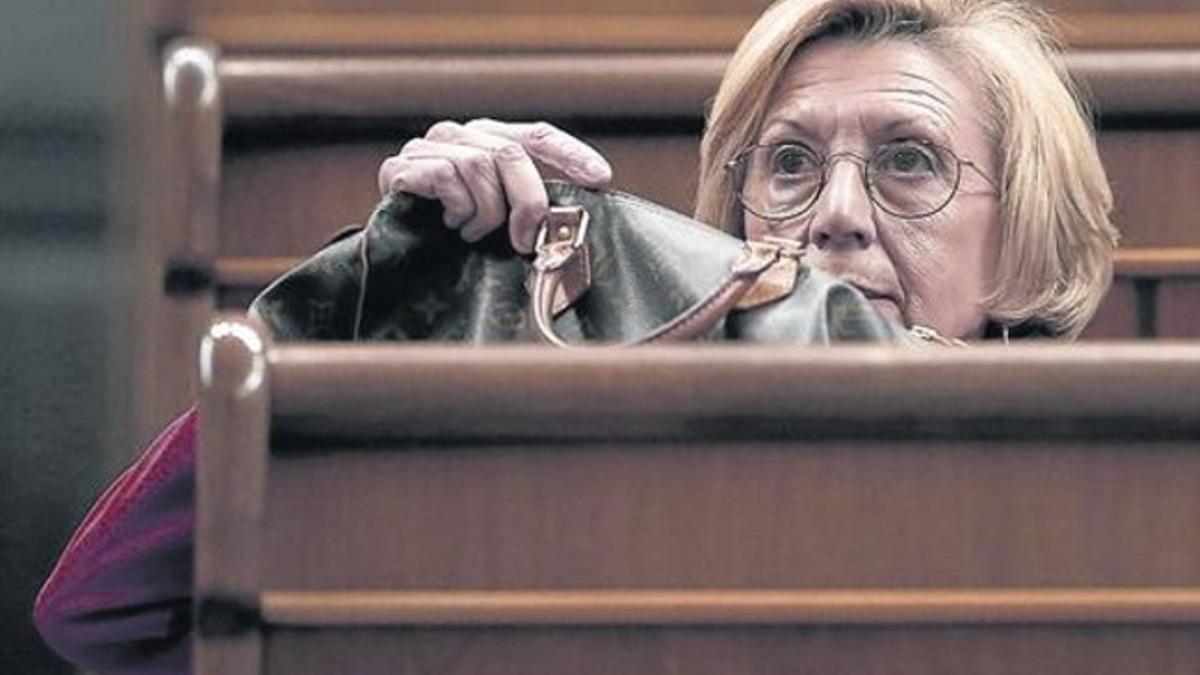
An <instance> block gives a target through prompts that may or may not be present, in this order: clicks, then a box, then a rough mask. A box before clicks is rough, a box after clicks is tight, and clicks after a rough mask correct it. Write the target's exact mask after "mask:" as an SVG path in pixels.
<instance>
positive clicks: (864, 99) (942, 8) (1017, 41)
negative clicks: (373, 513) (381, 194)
mask: <svg viewBox="0 0 1200 675" xmlns="http://www.w3.org/2000/svg"><path fill="white" fill-rule="evenodd" d="M1048 35H1049V32H1048V29H1047V22H1046V19H1045V18H1044V17H1043V16H1042V15H1041V14H1040V13H1039V12H1038V11H1036V10H1035V9H1033V8H1032V7H1031V6H1028V5H1026V4H1024V3H1023V2H1017V1H1016V0H976V1H971V0H857V1H854V0H782V1H781V2H779V3H778V4H776V5H775V6H773V7H772V8H771V9H769V10H768V11H767V12H766V14H764V15H763V17H762V18H761V19H760V20H759V21H758V22H757V23H756V24H755V26H754V27H753V28H752V29H751V30H750V32H749V33H748V34H747V36H746V37H745V39H744V40H743V41H742V44H741V46H740V47H739V48H738V50H737V52H736V54H735V55H734V57H733V59H732V61H731V62H730V65H729V67H728V70H727V72H726V75H725V78H724V80H723V82H722V84H721V88H720V90H719V92H718V94H717V97H716V99H715V101H714V103H713V107H712V111H711V115H710V117H709V122H708V128H707V130H706V132H705V136H704V140H703V143H702V152H701V171H700V185H699V195H700V197H699V200H698V204H697V208H696V213H697V216H698V218H699V219H700V220H703V221H706V222H711V223H716V224H719V225H720V226H722V227H724V228H726V229H727V230H729V231H731V232H734V233H737V234H741V235H745V236H747V237H751V238H755V237H761V236H764V235H767V234H775V235H782V236H788V237H795V238H799V239H801V240H803V241H804V242H806V244H807V248H808V253H807V257H806V260H807V261H808V262H809V264H811V265H814V266H816V267H819V268H822V269H824V270H826V271H828V272H830V273H832V274H834V275H837V276H839V277H842V278H844V279H846V280H848V281H849V282H850V283H852V284H853V285H855V286H857V287H858V288H859V289H860V290H861V291H862V292H863V293H864V294H865V295H866V296H867V297H868V298H869V299H870V300H871V301H872V302H873V303H874V304H875V306H876V307H877V308H878V309H879V310H880V312H882V313H883V314H884V315H886V316H890V317H892V318H893V319H895V320H896V321H900V322H903V323H905V324H906V325H909V326H913V325H924V326H928V327H932V328H933V329H935V330H937V331H938V332H940V333H941V334H943V335H945V336H950V337H955V338H965V339H970V338H980V337H986V336H989V335H995V334H1001V333H1004V334H1007V331H1009V330H1010V329H1012V330H1016V331H1018V332H1020V333H1023V334H1025V333H1028V334H1044V335H1050V336H1055V337H1060V338H1071V337H1074V336H1075V335H1077V334H1078V333H1079V331H1080V330H1081V329H1082V328H1083V326H1084V325H1085V324H1086V322H1087V320H1088V319H1089V318H1090V317H1091V315H1092V313H1093V312H1094V310H1095V308H1096V306H1097V304H1098V303H1099V301H1100V299H1101V297H1102V296H1103V294H1104V292H1105V290H1106V288H1107V285H1108V283H1109V278H1110V275H1111V260H1112V252H1113V249H1114V246H1115V242H1116V238H1117V235H1116V232H1115V230H1114V229H1113V227H1112V225H1111V223H1110V222H1109V220H1108V213H1109V210H1110V207H1111V197H1110V194H1109V191H1108V188H1107V185H1106V182H1105V177H1104V172H1103V169H1102V167H1101V165H1100V162H1099V158H1098V155H1097V152H1096V147H1095V142H1094V139H1093V136H1092V132H1091V129H1090V127H1089V124H1088V118H1087V114H1086V111H1085V110H1084V109H1083V108H1082V106H1081V105H1080V103H1079V102H1078V100H1077V98H1076V96H1075V92H1074V89H1073V87H1072V85H1071V84H1070V82H1069V80H1068V78H1067V76H1066V74H1065V72H1064V69H1063V66H1062V64H1061V61H1060V59H1059V55H1058V50H1057V48H1056V47H1055V46H1054V43H1053V42H1052V40H1051V39H1050V38H1049V37H1048ZM534 160H537V161H541V162H543V163H545V164H548V165H551V166H554V167H556V168H558V169H560V170H561V171H563V172H564V173H565V174H566V175H567V176H568V177H569V178H571V179H573V180H575V181H577V182H580V183H583V184H585V185H590V186H593V187H603V186H604V185H606V184H607V183H608V182H609V180H610V178H611V170H610V169H609V167H608V164H607V163H606V162H605V161H604V159H603V158H602V157H601V156H600V155H598V154H597V153H596V152H595V151H594V150H592V149H591V148H589V147H587V146H586V145H584V144H583V143H582V142H580V141H578V140H576V139H574V138H571V137H570V136H568V135H566V134H564V133H563V132H561V131H558V130H556V129H554V128H553V127H550V126H548V125H545V124H540V123H538V124H504V123H500V122H495V121H488V120H479V121H475V122H471V123H468V124H466V125H459V124H455V123H452V122H443V123H440V124H437V125H435V126H434V127H433V128H431V129H430V130H429V133H428V134H427V135H426V136H425V138H423V139H418V140H415V141H412V142H410V143H408V144H407V145H405V147H404V149H403V150H402V151H401V152H400V154H399V155H397V156H396V157H392V158H390V159H388V160H387V161H385V162H384V164H383V166H382V168H381V170H380V182H381V187H382V188H383V189H384V190H385V191H386V190H405V191H409V192H414V193H417V194H421V195H424V196H427V197H430V198H434V199H438V200H441V201H442V203H443V204H444V205H445V212H446V216H445V217H446V225H447V226H448V227H451V228H455V229H457V230H459V231H460V232H461V234H462V236H463V237H464V238H465V239H467V240H476V239H478V238H480V237H482V236H483V235H484V234H485V233H487V232H488V231H490V230H491V229H494V228H496V227H499V226H501V225H502V224H505V223H507V226H508V228H509V232H510V236H511V238H512V241H513V244H514V246H516V247H517V248H518V249H519V250H523V251H528V250H530V249H531V247H532V238H533V234H534V230H535V229H536V226H537V225H538V223H539V222H540V221H541V219H542V218H543V217H544V215H545V213H546V208H547V204H546V193H545V191H544V189H543V187H542V183H541V178H540V176H539V174H538V170H537V168H536V166H535V164H534ZM195 425H196V417H195V413H194V411H193V412H190V413H188V414H187V415H185V416H184V417H183V418H181V419H180V420H178V421H177V422H176V423H175V424H174V425H173V426H172V427H170V428H169V429H167V431H166V432H164V434H163V436H162V437H160V438H159V440H158V441H156V443H155V444H154V446H152V447H151V448H150V450H148V451H147V453H146V454H145V455H143V456H142V458H141V459H139V461H138V462H137V463H136V464H135V465H134V466H133V467H132V468H131V469H130V470H129V471H128V472H126V473H125V474H124V475H123V476H122V477H121V478H120V479H118V481H117V482H116V484H115V485H114V486H112V487H111V488H110V489H109V491H108V492H106V494H105V495H104V497H102V498H101V500H100V501H99V503H98V504H97V505H96V506H95V507H94V508H93V510H92V512H91V513H90V514H89V515H88V517H87V518H86V520H85V521H84V523H83V525H81V526H80V528H79V531H78V532H77V533H76V534H75V536H74V537H73V538H72V540H71V542H70V543H69V544H68V546H67V549H66V551H65V552H64V553H63V556H62V559H61V560H60V561H59V563H58V566H57V567H56V569H55V571H54V573H53V574H52V576H51V578H50V579H49V580H48V581H47V583H46V585H45V587H44V588H43V590H42V594H41V596H40V597H39V600H38V605H37V609H36V618H37V622H38V626H39V628H40V629H41V630H42V633H43V635H44V636H45V637H46V639H47V641H48V642H50V643H51V644H52V645H53V646H55V647H56V648H57V649H59V650H60V651H61V652H62V653H63V654H65V655H66V656H68V657H69V658H71V659H72V660H75V661H76V662H78V663H79V664H80V665H83V666H86V667H88V668H90V669H94V670H96V671H99V672H102V673H106V672H107V673H167V672H186V670H187V663H188V649H189V645H188V640H187V637H188V635H189V634H190V629H191V626H190V616H191V614H190V600H189V597H188V596H189V589H190V581H191V533H192V507H191V504H192V499H193V487H192V470H193V465H194V437H195Z"/></svg>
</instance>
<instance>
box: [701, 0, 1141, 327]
mask: <svg viewBox="0 0 1200 675" xmlns="http://www.w3.org/2000/svg"><path fill="white" fill-rule="evenodd" d="M822 38H849V39H860V40H878V39H886V38H900V39H904V40H908V41H911V42H914V43H916V44H919V45H922V46H926V47H928V48H929V49H931V50H932V51H933V52H934V53H937V54H940V55H942V56H944V57H949V58H948V61H949V62H950V63H962V64H966V66H967V67H962V68H958V69H957V70H959V72H968V73H973V74H974V75H973V77H974V78H975V79H974V83H975V84H977V85H978V86H979V87H980V88H981V93H982V94H983V97H984V100H985V101H986V106H987V110H986V117H985V119H984V120H982V121H983V123H984V127H985V129H986V130H987V131H988V132H989V134H990V135H991V136H992V138H994V139H995V142H996V145H997V148H998V158H999V161H1000V171H999V178H1000V183H1001V197H1000V209H1001V228H1002V229H1001V244H1000V251H999V252H998V261H997V267H996V277H995V279H993V280H992V283H993V285H992V290H991V292H990V293H989V295H988V297H986V298H985V300H984V307H983V309H984V311H985V312H986V313H987V315H988V316H989V317H990V318H991V320H992V322H994V323H997V324H1000V325H1003V326H1019V327H1024V328H1027V329H1029V330H1032V331H1034V332H1039V333H1044V334H1050V335H1054V336H1057V337H1062V338H1068V339H1069V338H1073V337H1075V336H1076V335H1078V334H1079V332H1080V331H1081V330H1083V327H1084V326H1085V325H1086V324H1087V322H1088V321H1089V320H1090V319H1091V317H1092V315H1093V314H1094V313H1095V311H1096V307H1097V306H1098V305H1099V304H1100V300H1101V299H1102V298H1103V297H1104V294H1105V293H1106V292H1107V290H1108V287H1109V284H1110V283H1111V280H1112V258H1113V251H1114V249H1115V248H1116V243H1117V239H1118V234H1117V230H1116V228H1115V227H1114V226H1113V225H1112V223H1111V221H1110V220H1109V214H1110V212H1111V210H1112V194H1111V192H1110V191H1109V187H1108V180H1107V178H1106V177H1105V173H1104V167H1103V165H1102V164H1101V162H1100V157H1099V154H1098V151H1097V149H1096V141H1095V135H1094V132H1093V129H1092V124H1091V113H1090V110H1089V109H1088V107H1087V104H1086V103H1085V102H1084V101H1083V97H1082V96H1081V95H1080V92H1079V90H1078V89H1077V88H1076V85H1075V84H1074V83H1073V82H1072V80H1071V77H1070V75H1069V74H1068V73H1067V72H1066V67H1065V65H1064V64H1063V61H1062V58H1061V52H1062V47H1061V46H1060V44H1059V42H1058V41H1057V38H1056V37H1055V31H1054V29H1053V26H1052V24H1051V21H1050V19H1049V17H1048V15H1046V14H1045V13H1044V12H1042V11H1041V10H1039V9H1037V8H1036V7H1034V6H1033V5H1031V4H1029V3H1027V2H1025V1H1023V0H780V1H779V2H776V3H775V4H774V5H772V6H771V7H770V8H769V9H768V10H767V11H766V13H764V14H763V16H762V17H761V18H760V19H759V20H758V22H757V23H755V25H754V26H753V27H752V28H751V29H750V31H749V33H747V34H746V36H745V38H743V40H742V42H741V44H740V45H739V46H738V48H737V51H736V52H735V53H734V55H733V58H732V60H731V61H730V62H729V65H728V66H727V68H726V71H725V77H724V79H723V80H722V82H721V87H720V89H719V90H718V91H717V95H716V98H715V99H714V101H713V103H712V108H711V110H710V112H709V116H708V123H707V126H706V129H705V134H704V138H703V140H702V142H701V150H700V181H699V189H698V194H697V200H696V218H697V219H698V220H701V221H704V222H709V223H714V224H717V225H719V226H721V227H722V228H723V229H726V230H728V231H731V232H733V233H735V234H739V235H740V234H741V230H742V209H741V206H740V205H739V203H738V201H737V197H736V195H735V194H734V188H733V186H732V184H731V183H730V181H729V178H728V176H727V175H726V174H727V172H726V170H725V164H726V163H727V162H728V161H729V160H731V159H732V158H733V157H734V155H736V154H737V152H738V151H740V150H741V149H743V148H744V147H746V146H747V145H750V144H751V143H753V142H754V140H755V139H756V138H757V136H758V134H759V132H760V129H761V126H762V122H763V117H764V115H765V114H766V108H767V104H768V101H769V99H770V97H771V94H772V91H773V88H774V86H775V83H776V82H777V81H778V80H779V79H780V77H781V76H782V74H783V71H784V69H785V68H786V67H787V65H788V63H789V61H790V60H791V59H792V57H793V56H794V55H795V54H796V52H797V51H798V50H801V49H803V48H804V47H805V46H807V45H809V44H811V43H812V42H814V41H816V40H819V39H822Z"/></svg>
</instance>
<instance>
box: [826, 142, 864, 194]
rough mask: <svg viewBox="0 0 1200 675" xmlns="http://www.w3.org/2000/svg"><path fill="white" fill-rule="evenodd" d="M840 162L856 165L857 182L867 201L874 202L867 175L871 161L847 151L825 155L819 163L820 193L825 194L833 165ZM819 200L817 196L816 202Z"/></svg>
mask: <svg viewBox="0 0 1200 675" xmlns="http://www.w3.org/2000/svg"><path fill="white" fill-rule="evenodd" d="M842 160H845V161H848V162H850V163H851V164H856V165H858V179H859V182H860V183H861V184H862V188H863V190H864V191H865V192H866V193H867V198H868V199H869V200H871V201H872V202H873V201H875V195H874V194H872V193H871V183H870V177H869V176H868V175H867V174H868V173H869V167H870V165H871V159H870V158H869V157H865V156H863V155H861V154H859V153H857V152H851V151H849V150H846V151H843V152H835V153H833V154H830V155H827V156H826V157H825V158H824V159H823V160H822V162H821V190H820V191H821V192H822V193H824V192H826V188H827V187H829V183H830V182H831V179H832V178H833V170H834V168H835V165H836V164H837V163H838V162H840V161H842ZM819 199H820V196H818V200H819Z"/></svg>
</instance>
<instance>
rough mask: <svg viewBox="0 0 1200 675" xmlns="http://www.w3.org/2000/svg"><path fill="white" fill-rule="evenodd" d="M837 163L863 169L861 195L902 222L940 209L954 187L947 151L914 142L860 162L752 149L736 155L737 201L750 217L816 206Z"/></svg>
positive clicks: (955, 166) (955, 168) (953, 163)
mask: <svg viewBox="0 0 1200 675" xmlns="http://www.w3.org/2000/svg"><path fill="white" fill-rule="evenodd" d="M839 159H847V160H856V161H857V162H858V163H860V164H865V166H864V169H863V170H864V171H865V177H866V184H867V190H868V193H869V194H870V197H871V199H872V200H873V201H874V202H875V203H876V204H878V205H879V206H880V207H881V208H883V209H884V210H885V211H887V212H889V213H892V214H895V215H899V216H908V217H920V216H926V215H931V214H932V213H934V212H936V211H938V210H940V209H941V208H943V207H944V206H945V205H946V204H947V203H948V202H949V201H950V199H951V198H953V196H954V192H955V190H956V189H957V187H958V179H959V161H958V158H957V157H956V156H955V155H954V153H952V152H951V151H950V150H948V149H946V148H942V147H940V146H936V145H932V144H928V143H920V142H915V141H900V142H895V143H887V144H884V145H881V146H878V147H877V148H875V150H874V151H872V153H871V156H870V157H869V158H867V159H866V160H865V162H864V160H863V158H861V157H859V156H857V155H854V154H852V153H838V154H836V155H833V156H831V157H829V158H828V159H826V158H822V157H821V156H820V155H819V154H817V153H816V152H815V151H813V150H812V149H811V148H808V147H806V146H804V145H800V144H794V143H785V144H779V145H762V146H755V147H753V148H751V149H750V150H749V151H747V152H746V153H745V154H743V155H742V157H741V158H740V164H741V166H740V167H739V168H740V169H741V171H740V173H741V175H740V176H739V177H738V178H739V179H740V181H741V186H740V192H739V194H740V196H741V198H742V202H743V203H744V204H745V205H746V207H747V208H748V209H750V210H751V211H752V212H754V213H756V214H758V215H760V216H763V217H767V218H790V217H795V216H798V215H801V214H803V213H804V212H805V211H807V210H808V209H809V208H811V207H812V205H813V204H815V203H816V201H817V198H818V197H819V196H820V193H821V190H822V188H823V187H824V185H825V183H826V181H827V179H828V173H829V171H830V167H831V166H832V165H833V163H835V162H836V161H838V160H839Z"/></svg>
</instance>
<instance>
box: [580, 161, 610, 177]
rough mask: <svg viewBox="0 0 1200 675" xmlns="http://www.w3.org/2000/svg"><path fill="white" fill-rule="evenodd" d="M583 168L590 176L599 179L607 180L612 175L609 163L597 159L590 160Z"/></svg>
mask: <svg viewBox="0 0 1200 675" xmlns="http://www.w3.org/2000/svg"><path fill="white" fill-rule="evenodd" d="M583 168H584V170H585V171H587V173H588V175H589V176H591V177H592V178H594V179H596V180H597V181H607V180H608V179H609V178H611V177H612V170H611V169H609V167H608V165H607V164H605V163H604V162H601V161H599V160H596V159H593V160H590V161H588V163H587V164H585V165H584V167H583Z"/></svg>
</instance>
